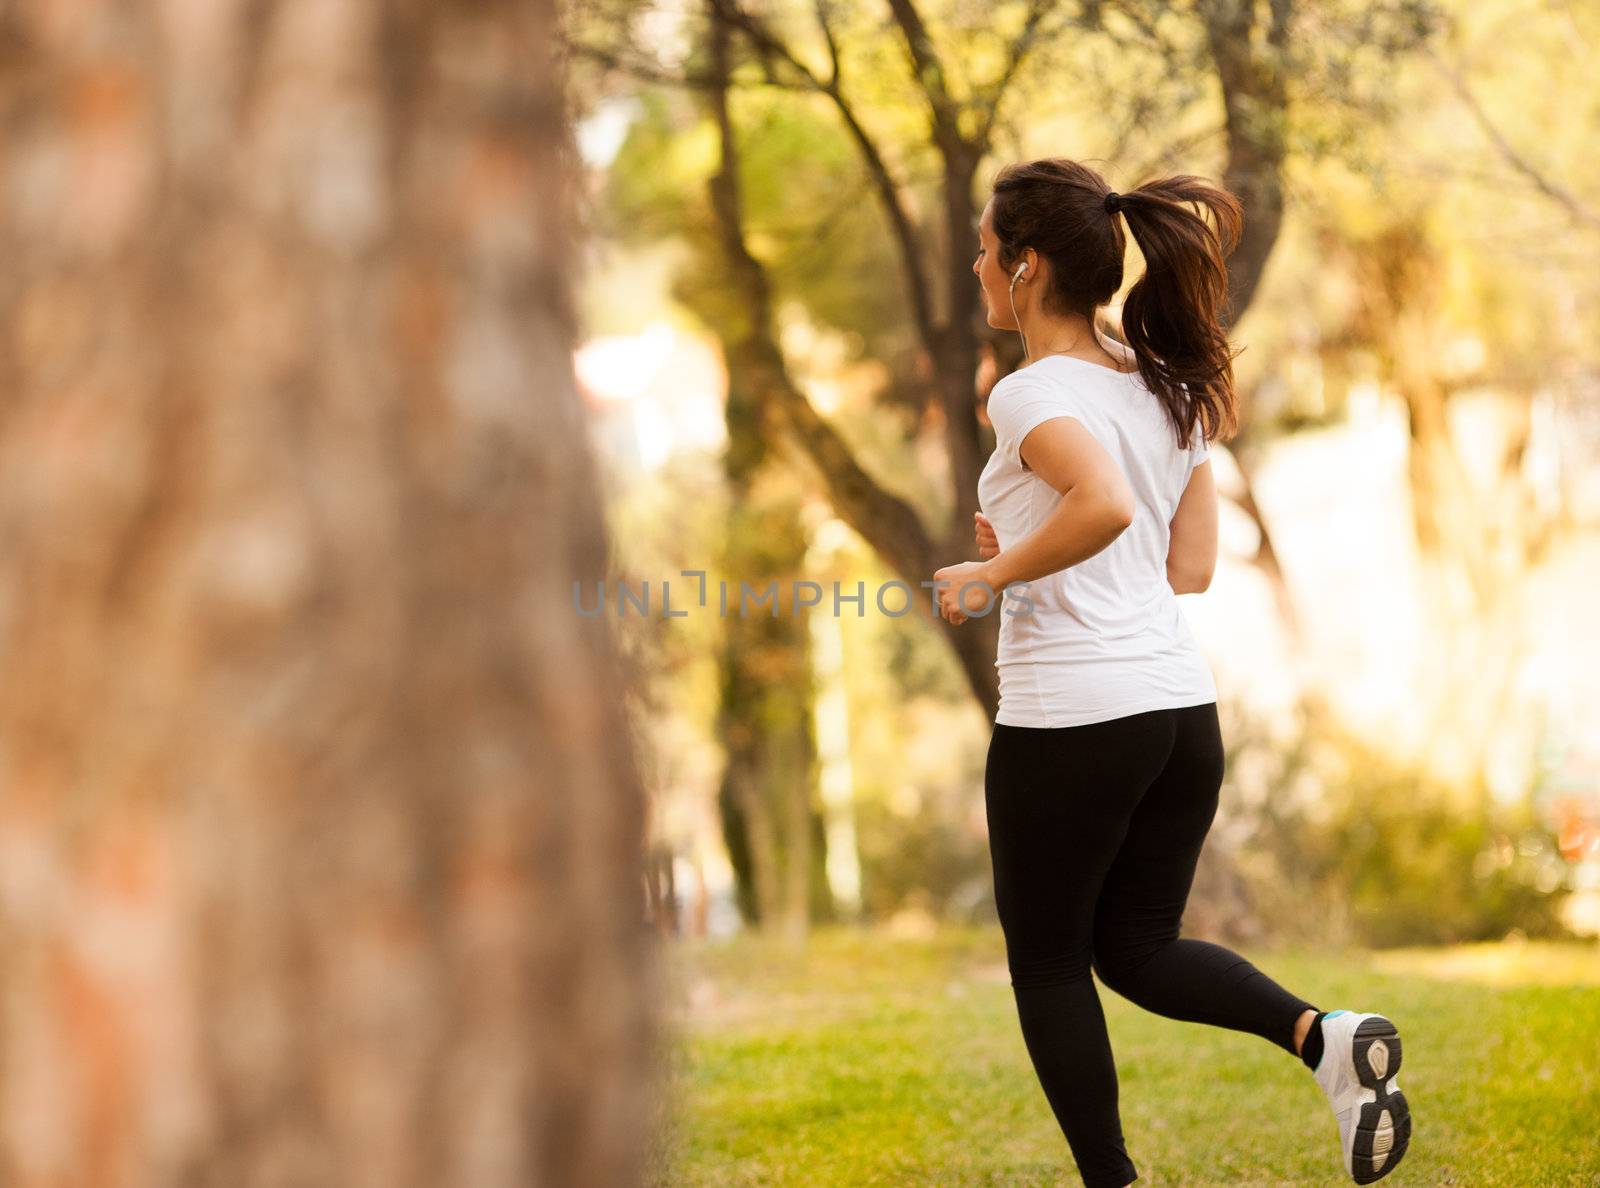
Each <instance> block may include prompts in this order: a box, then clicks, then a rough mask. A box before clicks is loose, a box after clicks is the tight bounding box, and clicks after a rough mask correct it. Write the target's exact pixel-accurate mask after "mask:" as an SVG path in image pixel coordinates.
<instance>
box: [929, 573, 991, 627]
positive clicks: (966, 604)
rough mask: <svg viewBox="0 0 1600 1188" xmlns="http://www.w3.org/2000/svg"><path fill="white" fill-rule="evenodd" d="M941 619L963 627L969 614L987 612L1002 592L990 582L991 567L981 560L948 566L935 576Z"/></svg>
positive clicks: (935, 588) (935, 589) (935, 590)
mask: <svg viewBox="0 0 1600 1188" xmlns="http://www.w3.org/2000/svg"><path fill="white" fill-rule="evenodd" d="M933 580H934V581H935V582H942V583H944V585H943V586H942V587H940V586H935V587H934V591H933V593H934V597H935V598H937V599H938V600H939V601H938V605H939V615H940V617H941V618H943V619H946V620H948V621H949V622H951V623H954V624H956V625H957V626H960V625H961V624H962V623H965V622H966V621H967V618H968V617H969V616H970V615H975V614H986V613H987V612H988V610H989V609H992V608H993V607H994V606H996V605H997V604H998V603H999V601H1000V591H998V590H996V589H995V588H994V587H993V586H992V585H990V583H989V566H988V565H987V564H986V563H985V562H982V561H962V562H960V563H959V564H957V565H946V566H945V567H944V568H943V569H941V570H939V571H938V572H936V573H935V574H934V575H933Z"/></svg>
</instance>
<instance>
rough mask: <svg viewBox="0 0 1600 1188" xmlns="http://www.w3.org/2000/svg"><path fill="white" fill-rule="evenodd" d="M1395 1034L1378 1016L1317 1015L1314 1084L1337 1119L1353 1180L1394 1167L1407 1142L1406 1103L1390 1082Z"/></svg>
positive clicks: (1368, 1179) (1396, 1051)
mask: <svg viewBox="0 0 1600 1188" xmlns="http://www.w3.org/2000/svg"><path fill="white" fill-rule="evenodd" d="M1399 1071H1400V1033H1399V1031H1397V1030H1396V1029H1395V1025H1394V1024H1393V1023H1391V1022H1389V1020H1388V1019H1385V1018H1384V1017H1383V1016H1382V1015H1362V1014H1356V1013H1353V1012H1351V1011H1329V1012H1328V1013H1327V1014H1326V1015H1324V1016H1323V1018H1322V1060H1321V1061H1320V1062H1319V1063H1318V1065H1317V1068H1316V1078H1317V1084H1319V1085H1321V1086H1322V1091H1323V1092H1324V1093H1326V1094H1327V1095H1328V1104H1329V1105H1331V1106H1332V1107H1333V1114H1334V1117H1336V1118H1337V1119H1338V1120H1339V1145H1340V1148H1341V1149H1342V1150H1343V1151H1344V1169H1345V1171H1347V1172H1349V1173H1350V1176H1351V1178H1352V1179H1353V1180H1355V1182H1356V1183H1357V1184H1371V1183H1372V1182H1373V1181H1375V1180H1381V1179H1382V1178H1383V1177H1384V1176H1386V1175H1388V1174H1389V1173H1390V1172H1391V1171H1393V1170H1394V1167H1395V1165H1396V1164H1398V1163H1399V1162H1400V1160H1401V1159H1402V1158H1404V1156H1405V1153H1406V1147H1407V1146H1408V1145H1409V1144H1410V1142H1411V1108H1410V1107H1409V1106H1408V1105H1407V1104H1406V1097H1405V1094H1403V1093H1401V1092H1400V1090H1399V1089H1398V1088H1397V1087H1396V1086H1395V1080H1394V1078H1395V1074H1396V1073H1397V1072H1399Z"/></svg>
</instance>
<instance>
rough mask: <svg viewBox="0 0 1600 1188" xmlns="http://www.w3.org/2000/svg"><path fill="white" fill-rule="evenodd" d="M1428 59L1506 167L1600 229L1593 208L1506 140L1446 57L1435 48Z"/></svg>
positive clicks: (1599, 221)
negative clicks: (1503, 160)
mask: <svg viewBox="0 0 1600 1188" xmlns="http://www.w3.org/2000/svg"><path fill="white" fill-rule="evenodd" d="M1428 56H1429V58H1431V59H1432V61H1433V64H1434V65H1435V66H1437V67H1438V69H1439V73H1441V74H1443V75H1444V77H1445V79H1446V80H1447V81H1448V82H1449V83H1450V86H1451V87H1452V88H1453V89H1454V90H1455V93H1456V94H1457V95H1458V96H1460V98H1461V101H1462V102H1463V103H1465V104H1466V105H1467V110H1468V111H1469V112H1471V113H1472V118H1473V119H1475V120H1476V121H1477V122H1478V127H1479V128H1481V129H1483V134H1484V135H1485V136H1487V137H1488V138H1489V143H1490V144H1492V145H1493V146H1494V148H1495V151H1496V152H1498V153H1499V154H1500V155H1501V157H1503V158H1504V159H1505V162H1506V164H1508V165H1510V166H1511V168H1512V169H1514V170H1516V172H1518V173H1520V174H1521V175H1522V176H1523V177H1524V178H1526V179H1527V180H1528V181H1529V182H1531V183H1532V185H1533V187H1534V189H1536V190H1538V191H1539V192H1540V193H1541V194H1543V195H1544V196H1545V197H1546V198H1549V199H1551V200H1552V201H1554V202H1555V203H1556V204H1557V205H1559V206H1560V207H1561V208H1562V209H1563V210H1565V211H1566V212H1567V213H1568V214H1570V215H1571V216H1572V217H1573V218H1574V219H1576V220H1577V221H1578V222H1580V223H1585V224H1587V225H1588V226H1590V227H1593V228H1597V229H1600V213H1597V212H1596V211H1595V210H1594V208H1593V207H1590V206H1589V205H1587V204H1586V203H1585V202H1584V201H1583V200H1582V199H1580V198H1578V197H1577V196H1576V195H1575V194H1573V193H1572V192H1571V191H1570V190H1568V189H1567V188H1566V187H1564V186H1562V185H1560V184H1559V183H1557V182H1555V181H1552V180H1551V179H1550V178H1548V177H1546V176H1545V174H1544V173H1543V172H1541V171H1540V170H1539V168H1538V167H1537V166H1535V165H1534V164H1533V163H1532V162H1531V161H1529V160H1528V159H1527V158H1526V157H1524V156H1523V155H1522V154H1521V153H1520V152H1518V151H1517V149H1516V148H1515V147H1514V146H1513V145H1512V143H1511V142H1510V141H1509V140H1507V139H1506V137H1505V135H1504V134H1503V133H1502V132H1501V131H1500V129H1499V128H1498V127H1496V126H1495V123H1494V121H1493V120H1492V119H1490V118H1489V113H1488V112H1486V111H1485V110H1484V109H1483V105H1482V104H1481V103H1479V102H1478V98H1477V96H1476V95H1474V94H1473V93H1472V89H1471V88H1470V87H1469V86H1468V85H1467V80H1466V79H1464V78H1463V77H1461V73H1460V71H1458V70H1456V68H1455V67H1454V66H1452V65H1451V64H1450V63H1449V62H1447V61H1445V59H1444V57H1443V56H1442V55H1441V54H1440V53H1439V52H1438V51H1437V50H1435V49H1433V48H1432V47H1431V46H1430V47H1429V48H1428Z"/></svg>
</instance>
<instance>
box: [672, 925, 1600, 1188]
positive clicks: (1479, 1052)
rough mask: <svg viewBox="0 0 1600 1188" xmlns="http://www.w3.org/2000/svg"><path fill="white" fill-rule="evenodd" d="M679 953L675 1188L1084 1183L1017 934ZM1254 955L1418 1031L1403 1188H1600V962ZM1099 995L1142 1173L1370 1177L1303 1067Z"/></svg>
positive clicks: (1573, 948)
mask: <svg viewBox="0 0 1600 1188" xmlns="http://www.w3.org/2000/svg"><path fill="white" fill-rule="evenodd" d="M668 954H669V956H668V962H667V967H666V972H667V974H668V981H669V990H670V995H671V999H672V1003H673V1023H672V1028H673V1030H672V1033H671V1037H672V1038H671V1043H670V1045H669V1051H670V1066H671V1067H670V1070H669V1075H670V1079H671V1085H672V1089H671V1092H670V1094H669V1096H668V1102H667V1106H666V1111H667V1114H666V1117H665V1118H664V1120H663V1123H662V1125H661V1128H660V1142H659V1144H658V1151H657V1160H658V1162H657V1167H656V1173H655V1174H656V1180H657V1182H658V1183H661V1184H672V1185H679V1184H691V1185H692V1184H707V1185H710V1184H715V1185H719V1186H720V1185H737V1184H824V1185H836V1184H838V1185H842V1184H993V1185H1030V1184H1031V1185H1040V1184H1075V1183H1079V1182H1080V1181H1079V1179H1078V1176H1077V1173H1076V1171H1075V1169H1074V1168H1073V1165H1072V1160H1071V1155H1070V1153H1069V1152H1068V1150H1067V1145H1066V1140H1065V1139H1064V1138H1063V1137H1062V1135H1061V1132H1060V1130H1059V1129H1058V1128H1057V1126H1056V1123H1055V1119H1054V1118H1053V1117H1052V1115H1051V1113H1050V1108H1049V1105H1048V1104H1047V1103H1046V1101H1045V1099H1044V1095H1043V1093H1042V1092H1041V1091H1040V1089H1039V1086H1038V1082H1037V1081H1036V1080H1035V1078H1034V1075H1033V1069H1032V1066H1031V1065H1030V1064H1029V1063H1028V1057H1027V1052H1026V1050H1025V1049H1024V1048H1023V1045H1022V1036H1021V1032H1020V1031H1019V1030H1018V1028H1017V1023H1016V1014H1015V1007H1014V1003H1013V1000H1012V997H1011V986H1010V982H1009V978H1008V975H1007V973H1006V968H1005V948H1004V943H1003V941H1002V939H1001V937H1000V934H999V931H998V930H997V929H993V928H989V929H952V930H948V931H944V932H941V933H939V934H937V935H936V936H933V937H931V938H928V939H918V940H907V939H895V938H890V937H887V936H883V935H877V934H870V933H862V932H854V931H850V930H845V929H838V930H826V931H822V932H819V933H817V934H815V935H814V936H813V938H812V940H811V942H810V945H809V947H808V948H807V950H806V951H805V952H804V953H794V952H790V951H786V950H785V949H784V948H783V947H782V946H780V945H779V944H777V943H776V942H772V941H767V940H760V939H750V938H740V939H738V940H735V941H732V942H718V943H694V944H684V945H681V946H678V947H675V948H672V949H669V950H668ZM1247 955H1248V956H1250V957H1251V959H1252V960H1254V961H1255V962H1256V964H1257V965H1259V966H1260V967H1261V968H1262V969H1263V970H1264V971H1265V972H1267V973H1268V974H1270V975H1272V976H1273V977H1274V978H1276V979H1278V980H1279V981H1281V982H1283V983H1284V984H1285V985H1287V986H1289V987H1290V988H1292V989H1294V990H1295V991H1296V992H1297V993H1299V994H1301V995H1303V996H1304V997H1306V998H1308V999H1309V1000H1311V1001H1312V1002H1315V1003H1317V1004H1318V1005H1319V1006H1321V1007H1322V1008H1323V1009H1325V1010H1331V1009H1333V1008H1335V1007H1346V1008H1348V1009H1352V1010H1381V1011H1383V1012H1384V1013H1386V1014H1388V1015H1390V1016H1391V1017H1392V1018H1393V1019H1394V1020H1395V1021H1396V1022H1397V1023H1398V1024H1399V1025H1400V1029H1401V1034H1402V1035H1403V1036H1404V1039H1405V1064H1404V1067H1403V1069H1402V1071H1401V1073H1400V1076H1399V1083H1400V1087H1401V1088H1402V1089H1404V1090H1405V1093H1406V1097H1407V1099H1408V1100H1409V1101H1410V1103H1411V1108H1412V1113H1413V1116H1414V1119H1415V1133H1414V1135H1413V1138H1412V1143H1411V1149H1410V1151H1409V1153H1408V1154H1407V1156H1406V1159H1405V1162H1404V1163H1403V1164H1401V1166H1400V1168H1399V1170H1397V1171H1395V1172H1394V1173H1392V1174H1391V1175H1390V1176H1388V1177H1387V1178H1386V1179H1385V1180H1383V1181H1382V1182H1383V1183H1384V1184H1385V1185H1391V1184H1392V1185H1401V1184H1507V1185H1540V1184H1561V1185H1578V1184H1582V1185H1600V948H1596V947H1593V946H1580V945H1545V944H1531V943H1530V944H1526V945H1520V946H1503V945H1489V946H1461V947H1459V948H1454V949H1449V950H1394V951H1388V952H1384V953H1365V952H1351V953H1345V954H1341V955H1336V956H1329V955H1326V954H1319V955H1314V956H1313V955H1309V954H1305V953H1257V952H1251V953H1249V954H1247ZM1100 993H1101V999H1102V1001H1103V1002H1104V1003H1105V1008H1106V1015H1107V1019H1108V1023H1109V1026H1110V1029H1111V1039H1112V1043H1113V1045H1114V1046H1115V1049H1116V1054H1117V1065H1118V1070H1119V1075H1120V1079H1121V1100H1122V1117H1123V1130H1124V1133H1125V1135H1126V1137H1127V1140H1128V1149H1129V1153H1130V1154H1132V1156H1133V1159H1134V1162H1135V1164H1136V1165H1137V1166H1138V1168H1139V1172H1140V1177H1141V1179H1140V1182H1141V1183H1148V1184H1285V1183H1292V1184H1312V1185H1323V1184H1325V1185H1336V1184H1348V1183H1350V1182H1351V1181H1350V1180H1349V1179H1348V1177H1347V1176H1346V1175H1345V1174H1344V1169H1343V1166H1342V1164H1341V1162H1340V1159H1339V1154H1338V1141H1337V1134H1338V1128H1337V1125H1336V1124H1335V1122H1334V1119H1333V1115H1332V1114H1331V1113H1330V1112H1329V1111H1328V1108H1327V1105H1326V1103H1325V1100H1324V1098H1323V1096H1322V1092H1321V1090H1320V1089H1318V1087H1317V1085H1316V1083H1315V1082H1314V1081H1313V1080H1312V1078H1311V1075H1310V1074H1309V1073H1308V1072H1307V1071H1306V1070H1305V1069H1304V1067H1303V1066H1301V1065H1300V1064H1298V1063H1297V1062H1295V1061H1294V1060H1293V1058H1291V1057H1290V1056H1288V1055H1287V1054H1286V1053H1285V1052H1283V1051H1282V1050H1280V1049H1278V1048H1275V1047H1273V1046H1272V1045H1270V1044H1268V1043H1266V1042H1265V1041H1263V1040H1260V1039H1258V1038H1256V1037H1254V1036H1249V1035H1242V1034H1238V1033H1235V1032H1229V1031H1225V1030H1222V1029H1219V1028H1212V1027H1203V1026H1198V1025H1195V1024H1185V1023H1178V1022H1174V1021H1172V1020H1168V1019H1163V1018H1160V1017H1158V1016H1154V1015H1149V1014H1146V1013H1145V1012H1143V1011H1141V1010H1139V1009H1138V1008H1137V1007H1135V1006H1133V1005H1132V1004H1131V1003H1128V1002H1126V1001H1125V1000H1123V999H1121V998H1118V997H1117V996H1116V995H1115V994H1113V993H1111V992H1110V991H1107V990H1105V989H1104V988H1103V987H1102V988H1101V991H1100ZM1198 1070H1204V1071H1203V1072H1201V1071H1198Z"/></svg>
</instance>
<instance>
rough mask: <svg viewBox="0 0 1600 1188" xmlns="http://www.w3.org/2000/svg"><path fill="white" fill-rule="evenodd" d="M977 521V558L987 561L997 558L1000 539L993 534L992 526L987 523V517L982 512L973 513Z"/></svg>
mask: <svg viewBox="0 0 1600 1188" xmlns="http://www.w3.org/2000/svg"><path fill="white" fill-rule="evenodd" d="M972 514H973V516H974V517H975V518H976V520H977V532H978V556H980V557H982V558H983V559H984V560H985V561H987V560H988V559H989V558H990V557H994V556H998V555H999V552H1000V538H999V537H998V536H996V535H995V534H994V525H993V524H991V523H989V517H988V516H986V515H984V514H983V513H982V512H973V513H972Z"/></svg>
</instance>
